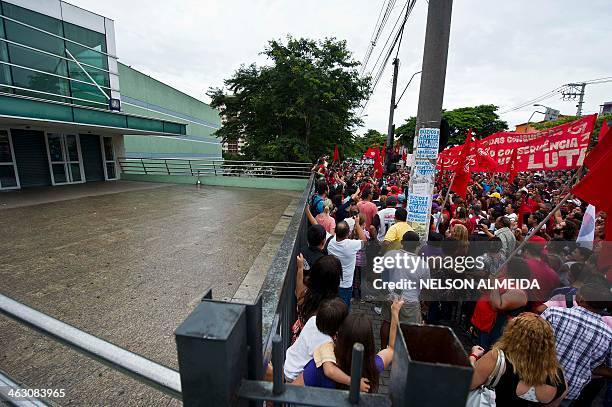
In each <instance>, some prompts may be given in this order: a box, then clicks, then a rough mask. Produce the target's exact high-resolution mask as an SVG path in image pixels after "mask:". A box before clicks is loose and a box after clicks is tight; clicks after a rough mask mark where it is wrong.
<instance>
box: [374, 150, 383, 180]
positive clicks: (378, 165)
mask: <svg viewBox="0 0 612 407" xmlns="http://www.w3.org/2000/svg"><path fill="white" fill-rule="evenodd" d="M376 151H377V153H378V154H376V157H375V158H374V178H381V177H382V176H383V165H382V158H381V157H380V151H379V150H378V149H376Z"/></svg>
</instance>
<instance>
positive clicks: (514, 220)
mask: <svg viewBox="0 0 612 407" xmlns="http://www.w3.org/2000/svg"><path fill="white" fill-rule="evenodd" d="M504 216H505V217H506V218H508V219H510V221H512V222H516V220H517V219H518V215H517V214H516V213H507V214H505V215H504Z"/></svg>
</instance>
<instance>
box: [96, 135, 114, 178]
mask: <svg viewBox="0 0 612 407" xmlns="http://www.w3.org/2000/svg"><path fill="white" fill-rule="evenodd" d="M100 142H101V143H102V165H103V166H104V178H105V179H106V180H107V181H109V180H113V179H118V177H117V166H116V163H115V149H114V148H113V138H112V137H110V136H101V137H100Z"/></svg>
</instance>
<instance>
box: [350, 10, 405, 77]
mask: <svg viewBox="0 0 612 407" xmlns="http://www.w3.org/2000/svg"><path fill="white" fill-rule="evenodd" d="M395 2H396V0H388V3H386V2H384V1H383V4H382V6H381V8H380V12H379V13H378V19H377V20H376V25H375V26H374V31H373V32H372V36H371V37H370V45H369V46H368V49H367V51H366V55H365V57H364V58H363V63H362V64H361V72H360V73H359V75H360V76H363V73H364V72H365V69H366V66H367V65H368V61H369V60H370V56H371V55H372V51H374V47H376V43H377V41H378V38H379V37H380V34H381V33H382V31H383V29H384V27H385V25H386V24H387V21H388V20H389V16H390V15H391V11H393V8H394V7H395ZM385 3H386V4H387V8H386V10H385ZM383 10H385V13H384V15H383ZM381 16H382V19H381Z"/></svg>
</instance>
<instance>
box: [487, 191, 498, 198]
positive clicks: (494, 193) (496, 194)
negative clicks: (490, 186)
mask: <svg viewBox="0 0 612 407" xmlns="http://www.w3.org/2000/svg"><path fill="white" fill-rule="evenodd" d="M489 198H497V199H501V195H500V194H499V192H493V193H492V194H490V195H489Z"/></svg>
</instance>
